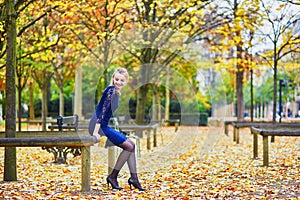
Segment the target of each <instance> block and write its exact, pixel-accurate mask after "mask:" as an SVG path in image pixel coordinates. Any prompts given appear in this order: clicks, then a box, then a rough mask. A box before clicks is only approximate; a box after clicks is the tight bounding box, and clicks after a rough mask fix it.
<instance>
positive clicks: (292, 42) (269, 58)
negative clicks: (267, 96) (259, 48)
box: [260, 0, 300, 122]
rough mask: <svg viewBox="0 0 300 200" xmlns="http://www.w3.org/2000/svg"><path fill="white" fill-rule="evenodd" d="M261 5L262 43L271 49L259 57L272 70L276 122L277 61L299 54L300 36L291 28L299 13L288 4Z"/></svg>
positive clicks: (273, 2)
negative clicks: (263, 21)
mask: <svg viewBox="0 0 300 200" xmlns="http://www.w3.org/2000/svg"><path fill="white" fill-rule="evenodd" d="M261 5H262V8H263V12H264V14H265V26H264V28H263V29H260V32H261V36H262V41H264V42H266V43H267V44H269V46H268V47H269V48H268V47H267V49H270V48H271V49H270V50H267V51H265V52H260V55H261V56H262V58H263V59H264V60H265V62H266V63H267V64H268V65H269V66H271V68H272V69H273V84H274V88H273V122H276V113H277V82H278V81H277V70H278V67H279V61H283V59H284V58H285V57H286V56H288V55H291V54H293V53H299V52H300V46H299V44H300V38H299V36H300V35H299V34H295V33H294V28H293V27H294V26H293V25H294V24H296V23H297V22H299V21H300V18H299V14H300V11H299V9H298V10H297V8H296V7H294V6H291V4H289V3H278V2H277V1H274V0H273V1H271V2H266V1H263V0H261ZM268 42H269V43H268Z"/></svg>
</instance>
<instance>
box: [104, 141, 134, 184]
mask: <svg viewBox="0 0 300 200" xmlns="http://www.w3.org/2000/svg"><path fill="white" fill-rule="evenodd" d="M118 147H120V148H122V149H123V151H122V152H121V153H120V155H119V157H118V160H117V162H116V165H115V167H114V169H113V170H112V172H111V174H110V175H109V177H110V178H112V179H116V178H117V177H118V174H119V172H120V170H121V169H122V167H123V166H124V164H125V162H127V164H128V168H129V171H130V175H131V178H132V180H134V181H137V180H138V177H137V169H136V157H135V144H134V142H133V141H132V140H130V139H127V140H126V141H125V142H123V143H122V144H120V145H118Z"/></svg>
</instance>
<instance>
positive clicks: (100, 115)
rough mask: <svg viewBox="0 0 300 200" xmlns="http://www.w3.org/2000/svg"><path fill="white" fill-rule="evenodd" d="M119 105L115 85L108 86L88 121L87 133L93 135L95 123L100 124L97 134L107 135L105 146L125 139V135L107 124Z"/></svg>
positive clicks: (119, 142)
mask: <svg viewBox="0 0 300 200" xmlns="http://www.w3.org/2000/svg"><path fill="white" fill-rule="evenodd" d="M118 107H119V95H117V94H116V91H115V86H108V87H107V88H106V89H105V90H104V92H103V94H102V97H101V99H100V101H99V103H98V105H97V107H96V109H95V111H94V113H93V116H92V118H91V120H90V123H89V133H90V134H91V135H93V131H94V128H95V125H96V123H98V124H100V129H99V134H100V135H101V136H106V137H107V139H108V140H107V142H106V146H112V145H119V144H122V143H123V142H125V140H126V139H127V138H126V136H125V135H123V134H122V133H120V132H119V131H116V130H115V129H113V128H111V127H110V126H109V120H110V118H111V117H112V116H113V113H114V112H115V111H116V109H117V108H118Z"/></svg>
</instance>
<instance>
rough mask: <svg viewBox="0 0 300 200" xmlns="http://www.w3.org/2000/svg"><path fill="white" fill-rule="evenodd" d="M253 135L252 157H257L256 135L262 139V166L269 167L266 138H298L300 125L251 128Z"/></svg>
mask: <svg viewBox="0 0 300 200" xmlns="http://www.w3.org/2000/svg"><path fill="white" fill-rule="evenodd" d="M251 133H252V134H253V157H254V159H256V158H257V157H258V138H257V136H258V135H261V136H262V137H263V165H264V166H269V141H268V137H269V136H271V137H274V136H300V124H299V123H298V124H294V125H293V126H292V125H291V124H284V125H282V124H273V125H263V126H257V127H254V126H253V127H251Z"/></svg>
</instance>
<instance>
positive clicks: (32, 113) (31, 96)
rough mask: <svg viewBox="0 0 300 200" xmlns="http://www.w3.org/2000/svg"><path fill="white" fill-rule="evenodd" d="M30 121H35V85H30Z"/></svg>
mask: <svg viewBox="0 0 300 200" xmlns="http://www.w3.org/2000/svg"><path fill="white" fill-rule="evenodd" d="M29 119H34V103H33V83H32V82H30V83H29Z"/></svg>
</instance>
